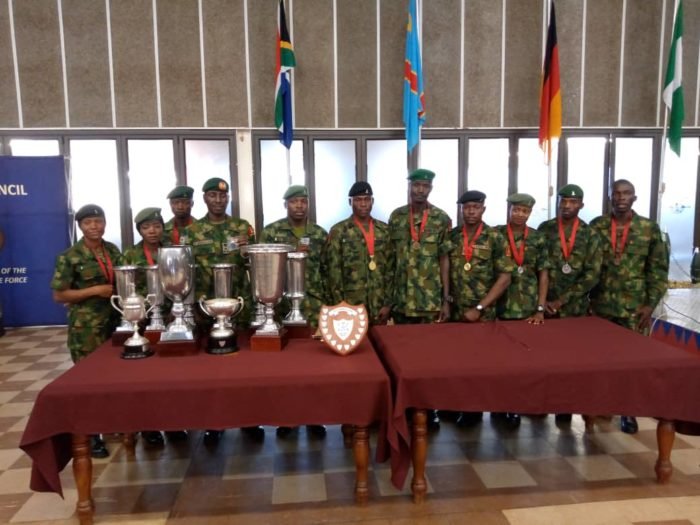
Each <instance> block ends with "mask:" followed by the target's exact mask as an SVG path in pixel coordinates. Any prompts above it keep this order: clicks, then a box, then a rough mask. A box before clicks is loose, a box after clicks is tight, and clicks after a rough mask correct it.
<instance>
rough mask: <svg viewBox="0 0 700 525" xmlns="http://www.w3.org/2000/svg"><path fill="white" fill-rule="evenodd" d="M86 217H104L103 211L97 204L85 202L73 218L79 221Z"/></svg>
mask: <svg viewBox="0 0 700 525" xmlns="http://www.w3.org/2000/svg"><path fill="white" fill-rule="evenodd" d="M88 217H102V218H103V219H104V218H105V211H104V210H103V209H102V208H100V207H99V206H98V205H97V204H86V205H85V206H83V207H82V208H80V209H79V210H78V211H77V212H75V220H76V221H78V222H80V221H82V220H83V219H87V218H88Z"/></svg>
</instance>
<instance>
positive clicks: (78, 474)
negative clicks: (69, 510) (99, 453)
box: [72, 434, 95, 525]
mask: <svg viewBox="0 0 700 525" xmlns="http://www.w3.org/2000/svg"><path fill="white" fill-rule="evenodd" d="M72 441H73V477H74V478H75V486H76V488H77V489H78V503H77V504H76V506H75V510H76V512H77V514H78V519H79V520H80V525H92V516H93V514H94V512H95V503H94V502H93V501H92V458H91V457H90V449H91V447H90V436H88V435H85V434H74V435H73V440H72Z"/></svg>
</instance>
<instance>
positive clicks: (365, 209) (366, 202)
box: [350, 195, 374, 219]
mask: <svg viewBox="0 0 700 525" xmlns="http://www.w3.org/2000/svg"><path fill="white" fill-rule="evenodd" d="M372 204H374V199H373V198H372V196H371V195H356V196H355V197H353V198H351V199H350V205H351V206H352V214H353V215H354V216H355V217H357V218H358V219H366V218H367V217H369V215H370V213H372Z"/></svg>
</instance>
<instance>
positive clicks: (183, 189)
mask: <svg viewBox="0 0 700 525" xmlns="http://www.w3.org/2000/svg"><path fill="white" fill-rule="evenodd" d="M205 191H206V190H205ZM193 195H194V188H190V187H189V186H178V187H176V188H175V189H174V190H173V191H171V192H170V193H168V199H191V198H192V196H193Z"/></svg>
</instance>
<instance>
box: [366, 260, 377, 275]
mask: <svg viewBox="0 0 700 525" xmlns="http://www.w3.org/2000/svg"><path fill="white" fill-rule="evenodd" d="M367 266H368V267H369V271H370V272H373V271H374V270H376V269H377V263H376V262H374V257H373V258H372V259H371V260H370V261H369V264H368V265H367Z"/></svg>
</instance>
